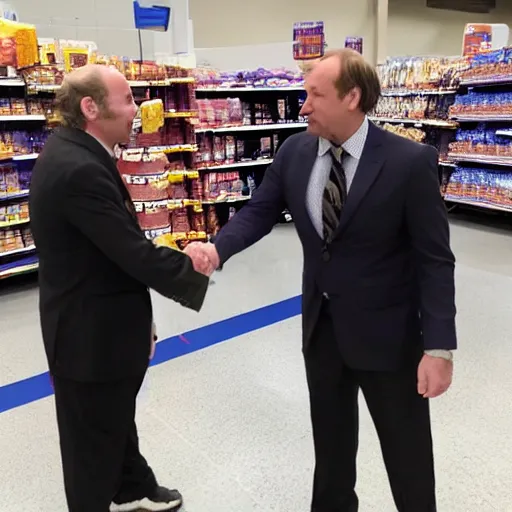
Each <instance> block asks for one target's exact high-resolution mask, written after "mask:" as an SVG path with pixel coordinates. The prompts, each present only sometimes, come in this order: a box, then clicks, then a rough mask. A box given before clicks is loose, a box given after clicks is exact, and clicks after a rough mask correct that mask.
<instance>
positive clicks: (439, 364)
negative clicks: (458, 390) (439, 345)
mask: <svg viewBox="0 0 512 512" xmlns="http://www.w3.org/2000/svg"><path fill="white" fill-rule="evenodd" d="M452 376H453V362H452V361H448V360H446V359H443V358H441V357H432V356H429V355H427V354H425V355H424V356H423V357H422V359H421V361H420V364H419V366H418V393H419V394H420V395H422V396H423V398H436V397H437V396H440V395H442V394H443V393H444V392H445V391H446V390H447V389H448V388H449V387H450V384H451V383H452Z"/></svg>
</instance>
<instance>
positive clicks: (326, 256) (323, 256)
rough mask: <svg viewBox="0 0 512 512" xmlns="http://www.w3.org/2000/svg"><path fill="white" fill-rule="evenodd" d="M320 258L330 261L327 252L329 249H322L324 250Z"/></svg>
mask: <svg viewBox="0 0 512 512" xmlns="http://www.w3.org/2000/svg"><path fill="white" fill-rule="evenodd" d="M322 259H323V260H324V261H325V262H328V261H330V259H331V255H330V254H329V251H324V252H323V253H322Z"/></svg>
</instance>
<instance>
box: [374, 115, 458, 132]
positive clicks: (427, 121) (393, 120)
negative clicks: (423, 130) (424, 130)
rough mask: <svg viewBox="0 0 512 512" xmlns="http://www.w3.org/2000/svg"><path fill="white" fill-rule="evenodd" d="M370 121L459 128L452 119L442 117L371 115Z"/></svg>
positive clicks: (418, 126)
mask: <svg viewBox="0 0 512 512" xmlns="http://www.w3.org/2000/svg"><path fill="white" fill-rule="evenodd" d="M369 119H370V121H374V122H380V123H403V124H412V125H414V126H415V127H417V128H420V127H421V126H435V127H438V128H450V129H455V128H457V124H456V123H454V122H452V121H444V120H442V119H407V118H400V117H375V116H371V117H369Z"/></svg>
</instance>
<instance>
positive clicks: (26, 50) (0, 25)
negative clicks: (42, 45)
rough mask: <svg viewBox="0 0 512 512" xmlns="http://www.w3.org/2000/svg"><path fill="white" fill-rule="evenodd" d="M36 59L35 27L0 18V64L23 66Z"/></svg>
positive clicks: (32, 62) (32, 63)
mask: <svg viewBox="0 0 512 512" xmlns="http://www.w3.org/2000/svg"><path fill="white" fill-rule="evenodd" d="M38 60H39V49H38V46H37V33H36V27H35V26H34V25H28V24H26V23H17V22H15V21H10V20H5V19H0V66H12V67H15V68H23V67H25V66H33V65H34V64H35V63H36V62H38Z"/></svg>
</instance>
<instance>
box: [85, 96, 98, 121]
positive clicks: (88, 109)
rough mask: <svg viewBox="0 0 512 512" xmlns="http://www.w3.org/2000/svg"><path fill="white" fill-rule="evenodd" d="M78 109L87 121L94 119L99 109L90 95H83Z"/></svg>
mask: <svg viewBox="0 0 512 512" xmlns="http://www.w3.org/2000/svg"><path fill="white" fill-rule="evenodd" d="M80 109H81V110H82V114H83V115H84V117H85V119H87V121H94V120H96V119H97V118H98V116H99V112H100V109H99V108H98V105H96V102H95V101H94V100H93V99H92V98H91V97H90V96H85V97H84V98H82V101H80Z"/></svg>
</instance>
